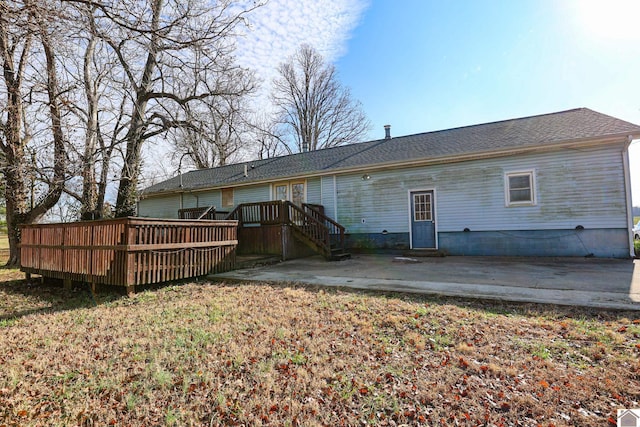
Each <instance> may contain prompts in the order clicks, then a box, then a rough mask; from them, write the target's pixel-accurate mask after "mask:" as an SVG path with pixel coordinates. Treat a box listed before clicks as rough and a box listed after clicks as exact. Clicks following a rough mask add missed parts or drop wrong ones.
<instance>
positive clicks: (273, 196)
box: [271, 179, 308, 203]
mask: <svg viewBox="0 0 640 427" xmlns="http://www.w3.org/2000/svg"><path fill="white" fill-rule="evenodd" d="M295 184H302V185H303V186H304V192H303V194H302V203H307V188H308V185H307V180H306V179H294V180H291V181H278V182H274V183H272V184H271V200H280V199H276V197H277V191H276V187H278V186H284V187H287V198H286V199H285V200H287V201H290V202H291V201H292V198H293V186H294V185H295Z"/></svg>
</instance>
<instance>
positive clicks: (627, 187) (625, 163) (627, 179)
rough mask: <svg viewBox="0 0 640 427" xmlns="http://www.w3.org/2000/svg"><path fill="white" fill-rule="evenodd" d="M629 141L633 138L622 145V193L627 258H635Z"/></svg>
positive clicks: (630, 137)
mask: <svg viewBox="0 0 640 427" xmlns="http://www.w3.org/2000/svg"><path fill="white" fill-rule="evenodd" d="M631 141H633V136H632V135H629V136H627V142H626V143H625V144H624V149H623V150H622V168H623V172H624V192H625V199H626V207H627V234H628V236H627V238H628V243H629V256H630V257H631V258H633V257H635V255H636V254H635V250H634V244H633V233H632V232H631V229H632V228H633V203H632V201H631V174H630V172H629V145H631Z"/></svg>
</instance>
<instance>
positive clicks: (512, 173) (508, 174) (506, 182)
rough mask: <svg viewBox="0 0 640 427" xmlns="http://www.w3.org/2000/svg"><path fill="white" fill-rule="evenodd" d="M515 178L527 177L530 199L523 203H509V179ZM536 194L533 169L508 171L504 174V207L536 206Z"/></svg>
mask: <svg viewBox="0 0 640 427" xmlns="http://www.w3.org/2000/svg"><path fill="white" fill-rule="evenodd" d="M516 176H528V177H529V183H530V185H531V187H530V189H531V199H530V200H525V201H518V202H513V201H511V186H510V182H509V178H511V177H516ZM537 196H538V192H537V191H536V171H535V169H523V170H517V171H508V172H505V173H504V204H505V206H506V207H518V206H536V205H537V204H538V200H537Z"/></svg>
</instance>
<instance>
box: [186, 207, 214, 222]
mask: <svg viewBox="0 0 640 427" xmlns="http://www.w3.org/2000/svg"><path fill="white" fill-rule="evenodd" d="M178 218H180V219H217V218H216V208H215V207H214V206H204V207H199V208H184V209H178Z"/></svg>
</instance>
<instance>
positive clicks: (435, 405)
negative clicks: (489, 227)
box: [0, 270, 640, 426]
mask: <svg viewBox="0 0 640 427" xmlns="http://www.w3.org/2000/svg"><path fill="white" fill-rule="evenodd" d="M0 273H1V274H0V281H3V282H2V283H0V365H1V366H2V369H1V370H0V426H3V425H4V426H49V425H56V426H70V425H80V426H94V425H95V426H104V425H116V426H151V425H169V426H171V425H175V426H189V425H193V426H211V425H216V426H217V425H277V426H280V425H284V426H286V425H290V426H296V425H305V426H307V425H326V426H340V425H353V426H355V425H379V426H386V425H403V424H404V425H446V426H455V425H465V426H479V425H482V426H516V425H517V426H537V425H542V426H551V425H555V426H565V425H572V426H606V425H608V424H609V425H611V423H613V424H612V425H615V420H614V419H615V417H616V409H618V408H634V407H635V408H637V407H640V362H639V359H638V356H639V354H640V344H639V342H640V341H639V339H638V338H639V336H640V320H639V319H638V317H639V316H638V314H637V313H632V312H628V313H621V312H608V311H594V310H583V309H571V308H559V307H551V306H540V305H527V304H507V303H504V304H502V303H494V302H480V301H472V300H460V299H444V298H443V299H437V298H429V297H423V296H412V295H402V294H380V293H378V294H368V293H363V292H358V291H348V290H344V289H343V290H339V289H322V288H316V287H303V286H296V285H293V284H288V285H287V284H283V285H271V286H268V285H259V284H253V283H246V284H239V285H225V284H210V283H206V282H194V283H189V284H184V285H180V286H170V287H164V288H159V289H152V290H148V291H145V292H141V293H139V294H138V295H136V296H135V297H133V298H126V297H122V296H120V295H118V294H116V293H110V292H108V291H103V292H101V293H99V294H98V295H97V301H95V302H94V300H93V299H92V297H91V295H90V294H89V292H88V291H87V290H86V289H76V290H74V291H71V292H67V293H65V292H64V291H63V290H62V289H61V288H58V287H55V286H50V285H35V284H34V285H29V284H25V283H24V282H23V281H21V280H13V279H17V278H19V277H20V275H19V273H17V272H16V271H12V270H0ZM96 303H97V305H96Z"/></svg>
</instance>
